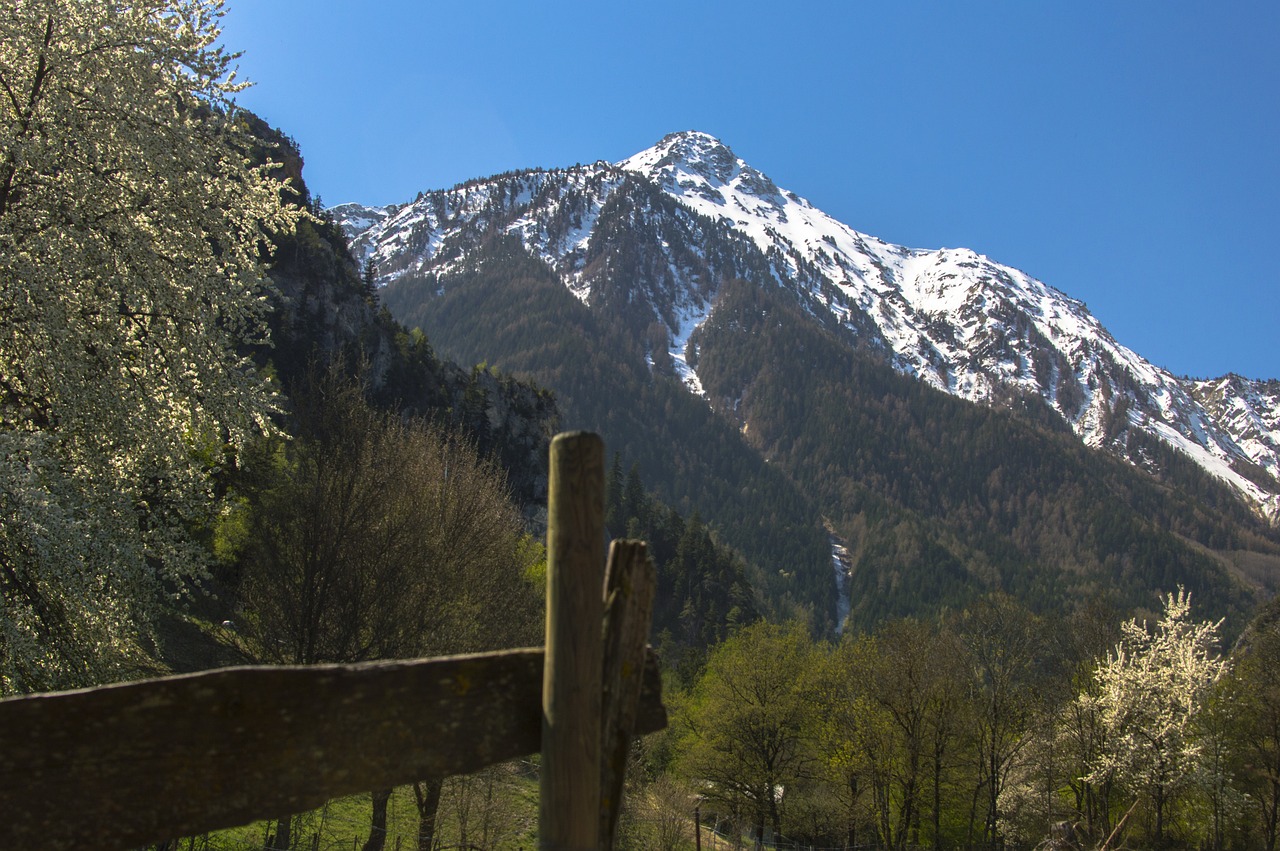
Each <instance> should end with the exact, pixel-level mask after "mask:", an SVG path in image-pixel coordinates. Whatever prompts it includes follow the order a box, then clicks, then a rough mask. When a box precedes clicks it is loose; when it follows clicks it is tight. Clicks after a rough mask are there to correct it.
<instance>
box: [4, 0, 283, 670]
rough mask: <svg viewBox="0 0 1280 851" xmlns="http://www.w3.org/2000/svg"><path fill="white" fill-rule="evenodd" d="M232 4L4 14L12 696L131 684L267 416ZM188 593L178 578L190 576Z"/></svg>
mask: <svg viewBox="0 0 1280 851" xmlns="http://www.w3.org/2000/svg"><path fill="white" fill-rule="evenodd" d="M221 15H222V2H221V0H140V1H139V2H130V3H118V2H111V0H9V2H8V3H6V4H5V8H4V11H3V12H0V694H7V693H12V692H17V691H28V690H32V689H39V688H50V687H62V686H68V685H75V684H79V683H84V682H90V681H95V680H101V679H103V678H106V677H110V676H112V675H114V674H116V673H118V672H119V670H120V669H121V665H122V664H123V663H124V662H125V661H126V660H127V659H128V658H129V656H130V655H131V651H132V649H133V647H134V645H135V641H134V637H135V636H136V634H137V627H138V625H139V624H142V623H145V622H146V616H147V613H148V609H149V607H150V606H151V605H153V603H154V601H155V600H156V599H157V592H158V590H159V589H160V588H161V587H162V586H163V580H165V579H169V580H182V579H186V578H190V577H192V576H194V575H196V574H198V572H199V570H200V564H201V559H200V550H199V548H198V547H196V546H195V545H194V544H193V541H192V535H191V532H192V531H193V530H195V529H198V528H199V527H200V526H201V525H202V524H204V523H206V522H207V518H208V515H209V510H210V508H211V506H212V498H211V489H210V478H209V475H208V474H209V472H210V471H211V470H212V469H213V468H215V467H216V466H217V465H219V464H222V463H225V461H226V459H227V458H228V456H229V454H231V453H234V452H235V451H236V450H237V449H238V448H239V447H240V446H241V445H242V443H243V441H244V440H245V439H246V438H247V437H248V436H249V435H250V434H251V433H253V432H255V431H257V430H259V429H261V428H262V426H263V425H264V417H265V415H266V414H267V412H268V410H269V405H270V401H269V400H270V395H269V392H268V388H267V387H266V385H265V384H264V382H263V381H262V380H260V379H259V378H258V377H256V376H255V375H254V374H253V372H252V370H251V369H249V368H248V364H247V363H246V362H245V361H244V360H243V359H242V358H240V357H239V356H238V355H237V354H236V351H237V347H238V346H240V345H241V344H242V343H245V342H255V341H260V340H262V339H263V337H264V335H265V326H264V324H263V314H264V311H265V309H266V302H265V290H264V286H265V284H264V281H265V279H264V275H263V271H262V268H261V265H260V262H259V258H260V257H261V256H262V252H263V249H264V247H265V246H264V244H263V237H262V234H263V233H264V232H272V231H274V230H277V229H282V228H287V227H289V226H290V225H291V219H292V214H291V213H290V212H289V211H288V209H287V208H286V206H285V205H284V204H283V202H282V194H281V189H282V186H281V184H280V183H279V182H277V181H276V180H274V179H272V177H271V176H270V170H271V169H270V166H269V165H268V166H263V167H255V166H253V165H251V164H250V163H251V159H250V156H249V154H250V150H251V145H252V144H253V140H252V139H250V138H249V136H248V134H247V132H246V130H245V128H244V126H243V123H242V122H238V121H237V119H236V111H235V108H234V104H233V103H232V102H231V101H230V98H231V96H232V95H233V94H234V93H235V92H236V91H238V90H240V89H241V88H242V86H241V84H239V83H237V82H236V81H235V80H234V76H235V75H234V73H233V72H232V71H231V68H230V63H231V62H232V61H233V59H234V56H231V55H229V54H227V53H225V52H224V51H223V49H222V48H221V47H218V46H217V39H218V37H219V34H220V31H219V27H218V23H219V19H220V18H221ZM173 584H175V585H176V584H180V583H173Z"/></svg>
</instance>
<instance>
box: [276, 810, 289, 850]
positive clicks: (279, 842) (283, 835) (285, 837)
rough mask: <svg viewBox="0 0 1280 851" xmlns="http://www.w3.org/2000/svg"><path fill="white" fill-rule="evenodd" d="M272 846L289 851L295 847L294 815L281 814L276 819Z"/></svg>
mask: <svg viewBox="0 0 1280 851" xmlns="http://www.w3.org/2000/svg"><path fill="white" fill-rule="evenodd" d="M270 847H271V848H272V849H274V851H288V849H289V848H291V847H293V816H281V817H280V818H279V819H277V820H276V835H275V840H274V841H273V842H272V843H271V846H270Z"/></svg>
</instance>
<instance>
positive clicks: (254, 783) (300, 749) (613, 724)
mask: <svg viewBox="0 0 1280 851" xmlns="http://www.w3.org/2000/svg"><path fill="white" fill-rule="evenodd" d="M603 506H604V447H603V444H602V443H601V441H600V439H599V438H598V437H597V436H595V435H592V434H585V433H573V434H562V435H559V436H557V437H556V439H555V440H554V441H553V442H552V456H551V481H550V498H549V509H548V532H547V551H548V553H547V556H548V576H547V589H548V594H547V643H546V648H545V651H544V650H543V648H530V649H524V650H511V651H504V652H498V653H487V654H475V655H468V656H452V657H445V658H439V659H419V660H409V661H395V662H374V663H369V664H363V665H316V666H305V667H240V668H227V669H222V670H216V671H209V672H204V673H199V674H190V675H185V676H176V677H166V678H163V679H156V680H147V681H142V682H135V683H123V684H118V685H110V686H103V687H100V688H93V689H85V690H81V691H72V692H59V693H53V694H38V695H28V696H23V697H16V698H9V699H7V700H0V848H102V849H111V848H119V849H126V848H134V847H138V846H141V845H144V844H147V843H152V842H159V841H163V840H165V839H170V838H173V837H179V836H186V835H192V834H197V833H204V832H206V831H211V830H217V829H220V828H226V827H233V826H236V825H240V824H246V823H249V822H252V821H255V820H258V819H265V818H273V817H275V816H277V815H278V814H280V813H282V812H302V811H304V810H308V809H312V808H315V807H318V806H320V805H321V804H322V803H323V802H324V801H326V800H328V799H329V798H333V797H337V796H341V795H349V794H356V793H360V792H367V791H369V790H372V789H383V788H389V787H392V786H397V785H402V784H406V783H410V782H413V781H415V780H421V779H425V778H431V777H444V776H448V775H450V774H461V773H468V772H471V771H476V770H478V769H480V768H483V767H485V766H487V765H492V764H494V763H497V762H503V761H505V760H509V759H513V758H516V757H519V756H523V755H526V754H530V753H535V752H538V751H541V753H542V768H541V774H540V776H541V790H540V792H541V798H540V801H541V803H540V811H539V842H540V845H541V847H543V848H552V849H587V848H609V847H612V842H613V836H614V832H615V828H616V821H617V813H618V805H619V803H620V799H621V791H622V779H623V778H622V775H623V770H624V768H625V764H626V755H627V749H628V747H629V743H630V739H631V737H632V736H634V735H640V734H644V733H648V732H653V731H656V730H659V729H662V728H663V727H664V726H666V712H665V710H664V708H663V706H662V697H661V680H660V677H659V673H658V667H657V661H656V659H655V658H654V656H653V654H652V652H651V651H648V650H647V649H646V646H645V637H646V635H647V633H648V629H649V621H650V617H651V612H652V601H653V592H654V588H655V578H654V572H653V565H652V563H651V562H650V560H649V559H648V557H647V555H646V553H645V547H644V544H643V543H640V542H635V541H614V542H613V544H612V546H611V547H610V550H609V556H608V563H607V567H606V566H605V563H604V558H603V543H604V520H603V517H604V514H603ZM602 567H603V568H605V569H604V570H603V571H602ZM601 589H603V595H602V593H601Z"/></svg>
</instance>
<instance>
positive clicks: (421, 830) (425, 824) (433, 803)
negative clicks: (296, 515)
mask: <svg viewBox="0 0 1280 851" xmlns="http://www.w3.org/2000/svg"><path fill="white" fill-rule="evenodd" d="M443 790H444V779H443V778H439V777H436V778H432V779H431V780H424V781H422V782H421V783H415V784H413V797H414V799H415V800H416V801H417V802H418V851H431V844H432V843H433V842H434V841H435V836H436V813H437V812H438V811H439V809H440V794H441V792H442V791H443Z"/></svg>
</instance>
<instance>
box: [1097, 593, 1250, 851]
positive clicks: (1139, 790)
mask: <svg viewBox="0 0 1280 851" xmlns="http://www.w3.org/2000/svg"><path fill="white" fill-rule="evenodd" d="M1220 625H1221V621H1219V622H1217V623H1208V622H1200V623H1197V622H1194V621H1192V620H1191V597H1190V595H1189V594H1187V593H1186V591H1184V590H1182V589H1179V590H1178V592H1177V594H1169V595H1168V596H1167V597H1165V599H1164V616H1163V617H1162V618H1161V619H1160V621H1159V623H1157V624H1156V626H1155V629H1154V630H1150V629H1148V627H1147V624H1146V623H1145V622H1142V623H1139V622H1138V621H1137V619H1133V620H1129V621H1127V622H1125V624H1124V625H1123V626H1122V627H1121V639H1120V643H1119V644H1117V645H1116V648H1115V650H1114V651H1113V652H1112V653H1111V654H1109V655H1108V657H1107V659H1106V660H1105V661H1103V662H1102V663H1101V665H1100V666H1099V667H1098V670H1097V673H1096V677H1097V682H1098V686H1099V688H1098V691H1097V693H1096V695H1095V694H1090V695H1082V696H1081V697H1080V700H1082V701H1089V702H1090V703H1091V705H1092V708H1093V709H1095V710H1096V711H1097V713H1098V716H1099V718H1100V719H1101V722H1102V725H1103V728H1104V731H1105V741H1104V743H1103V745H1102V747H1101V749H1100V751H1099V753H1098V757H1097V759H1096V761H1095V763H1094V765H1093V767H1092V770H1091V772H1090V774H1089V776H1088V778H1087V779H1088V780H1089V781H1090V782H1091V783H1104V782H1107V781H1111V780H1114V781H1116V782H1118V783H1120V784H1121V785H1123V786H1124V787H1126V788H1128V789H1129V790H1130V791H1131V792H1133V793H1135V794H1137V795H1143V796H1145V797H1146V798H1147V800H1148V802H1149V804H1150V806H1151V810H1152V814H1153V815H1154V818H1155V824H1154V828H1153V830H1154V837H1153V838H1154V840H1155V843H1156V845H1157V846H1159V845H1160V844H1161V843H1163V841H1164V836H1165V825H1166V819H1167V816H1168V814H1169V810H1170V806H1171V804H1172V803H1173V802H1174V801H1175V800H1176V798H1177V796H1178V795H1179V793H1181V792H1183V791H1184V790H1185V789H1186V788H1187V787H1189V786H1191V785H1192V784H1193V783H1194V782H1195V781H1196V780H1197V779H1198V777H1199V775H1200V774H1201V772H1202V768H1203V765H1202V763H1203V759H1202V753H1201V747H1200V745H1199V743H1198V742H1197V740H1196V736H1195V721H1196V718H1197V716H1198V715H1199V713H1200V712H1201V711H1202V709H1203V707H1204V705H1205V701H1206V699H1207V698H1208V696H1209V694H1210V692H1211V690H1212V688H1213V686H1214V684H1215V683H1216V682H1217V681H1218V679H1219V677H1221V676H1222V673H1223V671H1224V668H1225V664H1226V663H1225V661H1224V660H1223V659H1222V658H1221V657H1220V656H1219V655H1218V653H1217V652H1216V650H1215V649H1214V645H1215V643H1216V641H1217V635H1218V627H1219V626H1220Z"/></svg>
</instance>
